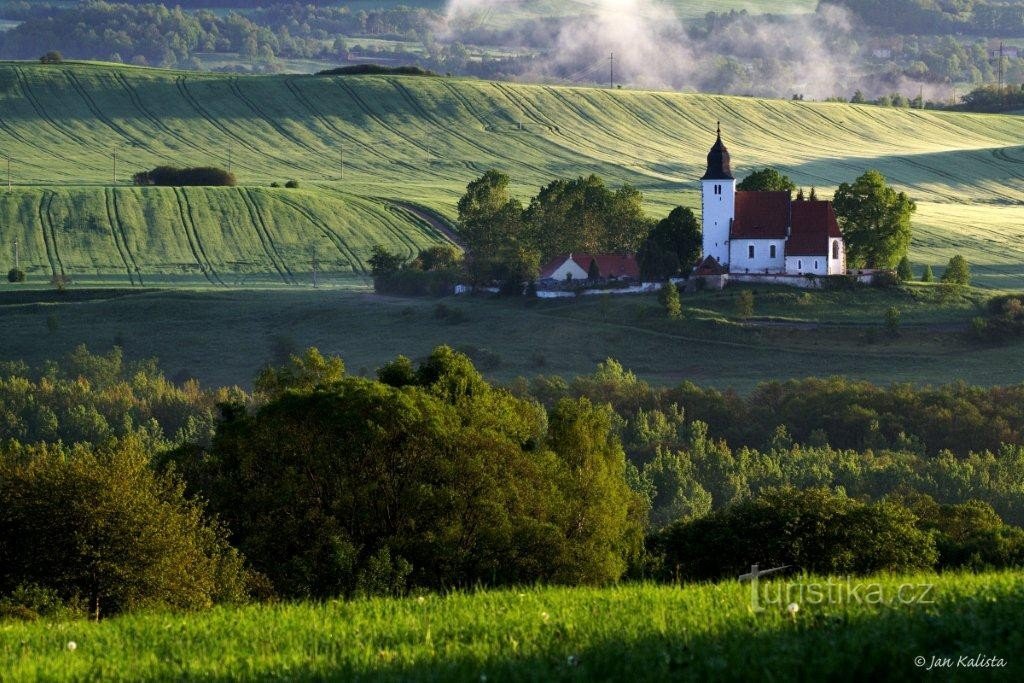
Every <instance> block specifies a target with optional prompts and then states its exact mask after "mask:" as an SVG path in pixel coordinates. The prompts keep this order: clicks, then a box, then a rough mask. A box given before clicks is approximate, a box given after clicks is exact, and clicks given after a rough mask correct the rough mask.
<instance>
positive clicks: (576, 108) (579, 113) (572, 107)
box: [544, 86, 665, 165]
mask: <svg viewBox="0 0 1024 683" xmlns="http://www.w3.org/2000/svg"><path fill="white" fill-rule="evenodd" d="M544 92H546V93H547V94H548V96H549V97H551V98H553V99H554V100H555V101H556V102H561V103H562V106H563V107H564V108H565V109H567V110H568V111H569V112H571V113H573V114H574V115H575V116H576V118H577V119H579V120H580V123H581V124H582V125H587V124H588V123H589V124H591V125H596V126H597V127H598V128H599V129H600V128H604V126H602V125H601V124H600V123H598V122H597V121H595V120H594V118H593V117H592V116H590V115H589V114H587V113H586V112H585V111H584V110H583V109H582V108H581V106H580V105H578V104H577V103H575V102H573V101H572V100H571V99H570V98H569V97H567V96H565V95H563V94H562V93H560V92H558V91H557V90H556V89H555V88H552V87H550V86H544ZM579 96H580V97H581V98H584V99H586V101H587V102H588V103H589V104H591V105H593V104H594V103H593V101H592V100H590V99H589V98H586V97H585V96H584V95H582V94H580V95H579ZM598 109H600V107H598ZM631 118H632V116H631ZM637 122H638V123H640V124H641V125H643V122H642V121H639V120H638V121H637ZM645 127H646V126H645ZM609 137H611V138H612V139H613V140H614V141H615V142H618V143H624V142H626V141H625V140H623V139H622V138H621V137H617V136H614V135H611V136H609ZM633 147H634V148H636V149H642V150H644V151H646V152H647V153H654V154H664V152H665V150H664V148H661V149H657V148H655V147H651V146H650V145H647V144H643V143H641V142H637V143H634V144H633ZM618 154H619V155H621V156H623V157H628V156H632V159H631V161H632V162H633V163H635V164H638V165H643V164H645V163H647V161H648V160H647V159H641V158H640V157H637V156H635V155H627V154H626V153H625V152H618Z"/></svg>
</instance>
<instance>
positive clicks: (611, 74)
mask: <svg viewBox="0 0 1024 683" xmlns="http://www.w3.org/2000/svg"><path fill="white" fill-rule="evenodd" d="M608 89H609V90H614V89H615V53H614V52H613V53H611V55H609V57H608Z"/></svg>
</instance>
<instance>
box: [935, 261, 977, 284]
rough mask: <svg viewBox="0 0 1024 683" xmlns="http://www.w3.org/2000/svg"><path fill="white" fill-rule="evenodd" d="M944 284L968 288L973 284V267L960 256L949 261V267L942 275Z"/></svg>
mask: <svg viewBox="0 0 1024 683" xmlns="http://www.w3.org/2000/svg"><path fill="white" fill-rule="evenodd" d="M942 282H944V283H948V284H951V285H957V286H960V287H967V286H968V285H970V284H971V267H970V266H969V265H968V264H967V259H965V258H964V257H963V256H961V255H960V254H957V255H956V256H954V257H953V258H951V259H949V265H947V266H946V270H945V271H944V272H943V273H942Z"/></svg>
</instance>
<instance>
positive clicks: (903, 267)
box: [896, 255, 914, 282]
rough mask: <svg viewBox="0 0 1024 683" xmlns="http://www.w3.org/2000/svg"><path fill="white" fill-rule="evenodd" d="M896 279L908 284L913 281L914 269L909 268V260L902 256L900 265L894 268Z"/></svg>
mask: <svg viewBox="0 0 1024 683" xmlns="http://www.w3.org/2000/svg"><path fill="white" fill-rule="evenodd" d="M896 277H898V278H899V279H900V282H910V281H911V280H913V279H914V269H913V268H912V267H911V266H910V259H909V258H908V257H907V256H906V255H904V256H903V258H901V259H900V263H899V265H898V266H896Z"/></svg>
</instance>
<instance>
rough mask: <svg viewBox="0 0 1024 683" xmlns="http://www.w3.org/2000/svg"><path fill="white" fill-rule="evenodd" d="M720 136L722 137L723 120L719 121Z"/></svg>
mask: <svg viewBox="0 0 1024 683" xmlns="http://www.w3.org/2000/svg"><path fill="white" fill-rule="evenodd" d="M718 137H722V122H721V121H719V122H718Z"/></svg>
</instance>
